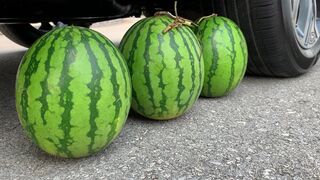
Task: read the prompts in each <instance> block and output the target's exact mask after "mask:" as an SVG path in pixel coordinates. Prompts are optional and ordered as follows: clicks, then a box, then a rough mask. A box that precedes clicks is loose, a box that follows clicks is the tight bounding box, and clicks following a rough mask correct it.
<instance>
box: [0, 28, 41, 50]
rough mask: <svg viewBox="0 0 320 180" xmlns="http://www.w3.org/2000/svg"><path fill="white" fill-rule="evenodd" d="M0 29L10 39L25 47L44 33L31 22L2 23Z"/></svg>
mask: <svg viewBox="0 0 320 180" xmlns="http://www.w3.org/2000/svg"><path fill="white" fill-rule="evenodd" d="M0 31H1V32H2V34H3V35H5V36H6V37H7V38H8V39H10V40H11V41H13V42H15V43H17V44H19V45H21V46H24V47H27V48H28V47H30V46H31V45H32V44H33V43H34V42H35V41H36V40H37V39H38V38H39V37H41V36H42V35H43V34H44V33H45V31H41V30H39V29H37V28H35V27H33V26H32V25H31V24H3V25H0Z"/></svg>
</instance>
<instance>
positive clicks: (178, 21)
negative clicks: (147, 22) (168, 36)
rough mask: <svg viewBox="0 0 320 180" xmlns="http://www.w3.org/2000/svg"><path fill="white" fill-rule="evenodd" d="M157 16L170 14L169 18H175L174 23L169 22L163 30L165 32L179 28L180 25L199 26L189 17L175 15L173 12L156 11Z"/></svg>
mask: <svg viewBox="0 0 320 180" xmlns="http://www.w3.org/2000/svg"><path fill="white" fill-rule="evenodd" d="M176 14H177V13H176ZM155 16H168V17H169V18H171V19H173V20H174V22H173V23H171V24H169V25H168V27H166V29H164V30H163V34H165V33H167V32H169V31H170V30H172V29H174V28H177V27H180V26H183V25H185V26H189V27H195V26H198V25H197V24H196V23H194V22H193V21H191V20H189V19H185V18H183V17H180V16H174V15H173V14H171V13H170V12H168V11H158V12H156V13H155Z"/></svg>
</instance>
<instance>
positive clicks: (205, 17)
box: [197, 13, 218, 24]
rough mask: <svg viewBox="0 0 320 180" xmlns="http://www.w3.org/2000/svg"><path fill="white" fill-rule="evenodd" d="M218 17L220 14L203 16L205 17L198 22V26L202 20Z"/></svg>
mask: <svg viewBox="0 0 320 180" xmlns="http://www.w3.org/2000/svg"><path fill="white" fill-rule="evenodd" d="M216 16H218V14H216V13H212V14H211V15H209V16H203V17H201V18H200V19H199V20H198V21H197V24H199V23H200V22H201V21H202V20H204V19H207V18H211V17H216Z"/></svg>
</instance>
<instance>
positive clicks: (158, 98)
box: [120, 15, 204, 120]
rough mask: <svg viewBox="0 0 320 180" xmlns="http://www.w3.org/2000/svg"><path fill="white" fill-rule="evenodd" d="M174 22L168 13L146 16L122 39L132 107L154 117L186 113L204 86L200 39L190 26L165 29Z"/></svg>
mask: <svg viewBox="0 0 320 180" xmlns="http://www.w3.org/2000/svg"><path fill="white" fill-rule="evenodd" d="M173 22H174V20H173V19H171V18H169V17H167V16H164V15H162V16H154V17H149V18H145V19H143V20H141V21H139V22H137V23H136V24H135V25H133V26H132V27H131V28H130V29H129V31H128V32H127V33H126V34H125V36H124V38H123V39H122V41H121V43H120V51H121V52H122V54H123V55H124V57H125V60H126V61H127V64H128V67H129V71H130V73H131V78H132V86H133V90H132V99H133V101H132V109H133V110H135V111H136V112H138V113H139V114H141V115H143V116H145V117H147V118H150V119H155V120H168V119H173V118H176V117H178V116H180V115H182V114H183V113H185V112H186V111H187V110H189V109H190V108H191V107H192V105H193V104H194V103H195V102H196V100H197V99H198V97H199V95H200V92H201V89H202V84H203V76H204V73H203V68H204V67H203V65H204V64H203V59H202V56H201V47H200V43H199V41H198V40H197V37H196V36H195V34H194V33H193V31H192V30H191V29H190V28H189V27H187V26H179V27H177V28H173V29H171V30H170V31H168V32H166V33H164V30H165V29H166V28H167V27H168V26H169V25H170V24H172V23H173Z"/></svg>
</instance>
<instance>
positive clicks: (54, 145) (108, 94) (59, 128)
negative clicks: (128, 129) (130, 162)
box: [16, 26, 131, 158]
mask: <svg viewBox="0 0 320 180" xmlns="http://www.w3.org/2000/svg"><path fill="white" fill-rule="evenodd" d="M130 104H131V81H130V76H129V71H128V68H127V66H126V63H125V61H124V59H123V57H122V55H121V54H120V52H119V51H118V50H117V49H116V48H115V46H114V45H113V44H112V43H111V42H110V41H109V40H108V39H106V38H105V37H104V36H103V35H101V34H99V33H97V32H95V31H93V30H90V29H87V28H81V27H73V26H72V27H62V28H56V29H54V30H52V31H50V32H48V33H47V34H45V35H44V36H43V37H41V38H40V39H39V40H38V41H36V42H35V43H34V44H33V45H32V47H31V48H30V49H29V50H28V51H27V52H26V54H25V55H24V57H23V59H22V61H21V64H20V66H19V69H18V74H17V80H16V107H17V112H18V116H19V119H20V122H21V124H22V127H23V128H24V129H25V131H26V133H27V134H28V136H29V137H30V138H31V139H32V141H33V142H34V143H35V144H37V145H38V146H39V147H40V148H41V149H42V150H44V151H45V152H47V153H49V154H51V155H54V156H59V157H65V158H79V157H85V156H89V155H91V154H93V153H96V152H98V151H100V150H102V149H103V148H104V147H105V146H107V145H108V144H109V143H111V142H112V140H113V139H115V138H116V137H117V135H118V134H119V133H120V131H121V129H122V127H123V125H124V123H125V120H126V118H127V115H128V111H129V109H130Z"/></svg>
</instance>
